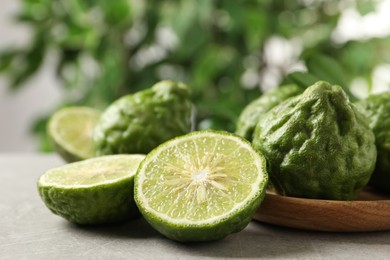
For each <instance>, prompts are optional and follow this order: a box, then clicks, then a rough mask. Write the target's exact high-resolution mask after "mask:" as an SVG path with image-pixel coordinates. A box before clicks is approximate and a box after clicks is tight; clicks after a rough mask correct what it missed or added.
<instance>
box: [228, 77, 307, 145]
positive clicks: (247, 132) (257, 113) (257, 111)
mask: <svg viewBox="0 0 390 260" xmlns="http://www.w3.org/2000/svg"><path fill="white" fill-rule="evenodd" d="M302 91H303V88H300V87H298V86H297V85H294V84H291V85H285V86H281V87H279V88H276V89H273V90H270V91H268V92H266V93H264V94H263V95H261V96H260V97H259V98H257V99H255V100H254V101H252V102H251V103H249V104H248V105H247V106H246V107H245V108H244V110H243V111H242V112H241V114H240V116H239V118H238V120H237V124H236V131H235V133H236V134H238V135H240V136H242V137H244V138H246V139H248V140H249V141H252V136H253V132H254V130H255V127H256V124H257V122H258V121H259V119H260V117H261V116H262V115H263V114H264V113H265V112H267V111H268V110H270V109H271V108H273V107H274V106H276V105H278V104H279V103H281V102H282V101H284V100H286V99H288V98H290V97H293V96H296V95H298V94H301V93H302Z"/></svg>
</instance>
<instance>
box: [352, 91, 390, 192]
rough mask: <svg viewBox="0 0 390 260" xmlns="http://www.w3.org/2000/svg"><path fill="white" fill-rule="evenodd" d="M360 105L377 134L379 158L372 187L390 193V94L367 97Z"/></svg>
mask: <svg viewBox="0 0 390 260" xmlns="http://www.w3.org/2000/svg"><path fill="white" fill-rule="evenodd" d="M358 105H359V106H360V107H361V108H363V110H362V111H363V113H365V114H366V116H367V118H368V119H369V124H370V127H371V129H372V130H373V132H374V134H375V144H376V148H377V153H378V157H377V160H376V166H375V170H374V173H373V174H372V176H371V180H370V183H369V184H370V185H371V186H373V187H375V188H377V189H379V190H382V191H386V192H390V93H380V94H375V95H371V96H369V97H367V98H366V99H365V100H362V101H360V102H359V103H358Z"/></svg>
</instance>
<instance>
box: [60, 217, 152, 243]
mask: <svg viewBox="0 0 390 260" xmlns="http://www.w3.org/2000/svg"><path fill="white" fill-rule="evenodd" d="M67 227H68V228H69V229H71V230H72V232H78V233H87V234H90V235H93V236H96V235H98V236H106V237H113V238H123V239H126V238H127V239H146V238H151V237H158V236H160V235H159V233H158V232H157V231H155V230H154V229H153V228H152V227H151V226H150V225H149V224H148V223H147V221H146V220H145V219H144V218H142V217H137V218H136V219H132V220H129V221H126V222H121V223H116V224H105V225H78V224H73V223H69V222H68V223H67Z"/></svg>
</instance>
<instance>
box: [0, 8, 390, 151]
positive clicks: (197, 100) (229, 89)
mask: <svg viewBox="0 0 390 260" xmlns="http://www.w3.org/2000/svg"><path fill="white" fill-rule="evenodd" d="M21 1H22V9H21V11H20V12H19V14H18V17H17V18H18V21H20V22H23V23H25V24H27V25H29V26H30V28H31V30H32V32H33V35H32V39H31V43H30V45H29V46H27V47H23V48H16V47H10V48H8V49H6V50H3V51H2V52H1V54H0V72H3V73H4V74H6V75H7V77H8V78H9V80H10V88H12V89H15V90H16V89H19V88H21V87H26V86H28V84H25V83H26V82H27V80H28V79H29V78H30V77H31V76H33V75H34V74H35V73H36V72H37V71H38V70H39V69H40V68H41V66H42V64H43V62H44V61H45V58H46V56H47V55H48V54H49V53H50V54H54V55H56V57H57V62H56V64H55V65H56V72H57V76H58V77H59V78H60V80H61V82H62V83H63V87H64V93H65V96H64V100H63V103H62V104H59V106H61V105H65V104H74V105H77V104H83V105H89V106H92V107H96V108H104V107H106V106H107V105H108V104H110V103H111V102H112V101H113V100H115V99H117V98H118V97H120V96H122V95H124V94H127V93H133V92H135V91H138V90H140V89H144V88H148V87H150V86H151V85H153V84H154V83H155V82H156V81H159V80H162V79H172V80H178V81H183V82H185V83H187V84H188V85H190V86H191V87H192V90H193V101H194V104H195V105H196V109H197V114H196V123H197V127H198V128H209V127H210V128H216V129H226V130H230V131H232V130H234V126H235V122H236V119H237V117H238V115H239V114H240V112H241V111H242V109H243V108H244V106H245V105H247V104H248V103H249V102H250V101H252V100H253V99H255V98H257V97H258V96H259V95H261V93H262V91H263V90H264V89H266V88H268V87H269V86H267V84H266V83H265V82H266V81H265V80H264V78H265V76H264V75H265V72H266V71H274V72H275V71H276V76H277V77H276V81H277V82H278V84H284V83H289V82H296V83H299V84H303V85H305V84H309V83H310V82H313V81H314V80H316V79H322V80H327V81H329V82H331V83H335V84H339V85H341V86H343V87H344V89H348V88H349V86H350V84H351V82H352V80H353V79H354V78H356V77H357V76H358V77H362V78H365V79H366V80H367V82H368V83H369V84H370V82H371V80H370V79H371V74H372V69H373V67H374V66H375V65H376V64H378V63H385V62H389V59H390V57H389V55H390V53H389V52H387V53H386V49H387V47H386V46H388V44H389V41H390V40H389V39H370V40H367V41H364V42H360V41H348V42H345V43H341V44H340V43H339V44H335V43H334V42H332V40H331V36H332V32H333V30H334V28H335V27H336V25H337V22H338V20H339V18H340V14H341V12H342V11H343V3H344V4H345V3H347V2H351V1H338V0H328V1H323V0H310V1H309V0H306V1H305V0H300V1H290V0H279V1H272V0H234V1H232V0H197V1H185V0H161V1H142V0H115V1H106V0H96V1H90V0H83V1H81V0H67V1H64V0H21ZM352 2H353V1H352ZM375 2H376V1H365V0H362V1H356V3H355V4H356V5H357V6H356V7H357V9H358V10H359V12H360V13H361V14H367V13H370V12H372V11H374V10H375ZM275 37H279V39H284V40H285V41H286V42H288V41H294V40H297V39H298V40H299V42H300V47H299V48H298V49H299V50H298V51H297V53H298V54H297V57H296V61H297V60H301V61H303V63H304V64H305V65H306V67H307V72H308V73H302V72H296V73H292V74H291V70H290V69H289V68H288V66H286V64H287V65H288V63H289V62H288V61H287V60H288V59H290V60H291V57H286V62H283V63H282V64H276V65H275V64H272V62H271V63H270V58H267V43H269V42H270V41H269V40H270V39H274V38H275ZM280 53H281V54H280V55H282V54H283V53H284V52H283V50H281V51H280ZM282 58H283V57H282ZM271 61H272V57H271ZM296 61H291V62H296ZM248 75H249V76H248ZM247 78H249V80H246V79H247ZM50 112H51V111H49V113H50ZM45 122H46V121H45V118H43V119H39V120H37V123H36V125H35V126H34V130H35V132H36V133H37V134H38V136H40V137H41V138H42V142H41V143H42V149H43V150H45V149H50V146H49V145H48V143H47V142H45V140H46V139H45V136H46V135H45Z"/></svg>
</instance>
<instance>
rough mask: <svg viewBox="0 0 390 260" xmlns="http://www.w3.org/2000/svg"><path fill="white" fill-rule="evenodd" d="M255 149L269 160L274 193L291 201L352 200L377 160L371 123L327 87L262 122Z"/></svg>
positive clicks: (309, 90)
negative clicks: (292, 197)
mask: <svg viewBox="0 0 390 260" xmlns="http://www.w3.org/2000/svg"><path fill="white" fill-rule="evenodd" d="M253 144H254V146H255V147H256V148H257V149H258V150H259V151H261V152H262V153H263V154H264V156H265V157H266V158H267V161H268V163H269V174H270V180H271V182H272V184H273V186H274V188H275V189H276V190H277V192H278V193H280V194H283V195H287V196H295V197H306V198H318V199H333V200H352V199H354V198H355V197H356V196H357V194H358V192H359V191H360V190H361V189H362V188H363V187H364V186H365V185H366V184H367V182H368V180H369V179H370V177H371V174H372V172H373V170H374V166H375V160H376V148H375V138H374V134H373V132H372V131H371V129H370V128H369V126H368V123H367V118H366V117H365V116H364V115H363V114H362V113H361V112H359V111H358V109H357V108H356V107H355V105H354V104H352V103H350V102H349V100H348V98H347V96H346V94H345V92H344V91H343V90H342V89H341V87H339V86H332V85H330V84H329V83H326V82H317V83H315V84H314V85H312V86H310V87H309V88H307V89H306V90H305V92H304V93H303V94H301V95H299V96H297V97H294V98H292V99H289V100H286V101H284V102H282V103H281V104H279V105H278V106H276V107H274V108H273V109H271V110H270V111H269V112H267V113H266V114H265V115H264V116H263V117H261V118H260V121H259V123H258V124H257V126H256V129H255V133H254V140H253Z"/></svg>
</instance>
